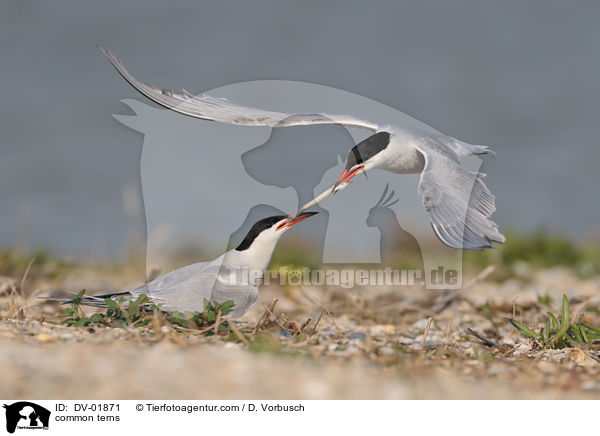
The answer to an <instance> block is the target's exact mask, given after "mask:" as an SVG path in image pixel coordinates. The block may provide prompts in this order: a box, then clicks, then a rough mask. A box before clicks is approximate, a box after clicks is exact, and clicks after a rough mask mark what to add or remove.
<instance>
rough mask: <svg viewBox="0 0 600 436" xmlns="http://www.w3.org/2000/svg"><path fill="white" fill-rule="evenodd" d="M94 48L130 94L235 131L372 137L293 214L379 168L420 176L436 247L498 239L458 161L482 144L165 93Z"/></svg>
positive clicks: (491, 205)
mask: <svg viewBox="0 0 600 436" xmlns="http://www.w3.org/2000/svg"><path fill="white" fill-rule="evenodd" d="M99 48H100V50H101V51H102V52H103V53H104V54H105V55H106V57H107V58H108V59H109V61H110V62H111V63H112V64H113V66H114V67H115V68H116V69H117V71H118V72H119V73H120V74H121V76H123V78H124V79H125V80H126V81H127V82H129V83H130V84H131V85H132V86H133V87H134V88H135V89H136V90H138V91H139V92H140V93H142V94H143V95H144V96H146V97H147V98H149V99H150V100H152V101H154V102H156V103H158V104H160V105H161V106H164V107H166V108H168V109H171V110H173V111H175V112H178V113H181V114H184V115H187V116H190V117H194V118H200V119H204V120H210V121H218V122H221V123H228V124H235V125H243V126H267V127H286V126H301V125H313V124H337V125H342V126H344V127H347V128H361V129H366V130H369V131H371V132H373V135H372V136H370V137H368V138H367V139H365V140H364V141H362V142H360V143H359V144H357V145H356V146H355V147H353V148H352V149H351V150H350V152H349V153H348V157H347V160H346V168H345V170H344V171H343V172H342V174H341V175H340V177H339V179H338V181H337V182H336V184H335V185H334V186H333V187H332V188H329V189H328V190H326V191H324V192H323V193H322V194H320V195H318V196H317V197H315V199H313V200H311V201H310V202H308V203H307V204H305V205H304V206H302V207H301V208H300V209H299V210H298V214H297V215H298V216H300V214H301V213H302V212H303V211H305V210H306V209H308V208H309V207H311V206H313V205H314V204H316V203H318V202H320V201H322V200H323V199H325V198H326V197H328V196H329V195H331V194H334V193H336V192H339V191H340V190H342V189H344V188H346V187H347V186H348V185H349V183H350V182H351V180H352V178H354V177H355V176H356V175H357V174H359V173H361V172H366V171H368V170H373V169H381V170H385V171H389V172H392V173H396V174H415V173H420V174H421V177H420V181H419V186H418V191H419V194H420V195H421V199H422V202H423V206H424V207H425V210H426V211H427V213H428V215H429V219H430V222H431V226H432V227H433V230H434V232H435V234H436V236H437V237H438V238H439V239H440V241H441V242H442V243H444V244H446V245H448V246H449V247H452V248H457V249H471V250H481V249H483V248H489V247H493V246H494V245H493V243H503V242H504V241H505V238H504V235H502V233H500V231H499V230H498V226H497V225H496V223H494V222H493V221H491V220H490V217H491V215H492V214H493V213H494V211H495V210H496V206H495V198H494V196H493V195H492V194H491V193H490V191H489V190H488V188H487V186H486V185H485V184H484V182H483V177H485V174H483V173H476V172H475V173H474V172H471V171H469V170H467V169H466V168H464V167H463V166H462V165H461V162H460V160H459V159H460V158H462V157H466V156H470V155H478V156H479V155H486V154H493V152H492V151H491V150H490V149H489V148H488V147H486V146H483V145H471V144H467V143H465V142H462V141H459V140H458V139H455V138H453V137H451V136H447V135H444V134H441V133H436V132H429V131H426V130H423V129H419V128H412V127H411V128H409V127H402V126H392V125H379V124H377V123H374V122H371V121H367V120H363V119H360V118H357V117H354V116H352V115H330V114H325V113H308V114H307V113H304V114H302V113H282V112H273V111H265V110H261V109H256V108H251V107H244V106H240V105H237V104H235V103H232V102H230V101H228V100H226V99H221V98H215V97H211V96H208V95H205V94H201V95H198V96H194V95H192V94H190V93H189V92H187V91H185V90H182V92H173V91H170V90H167V89H162V88H158V87H155V86H153V85H150V84H147V83H142V82H140V81H138V80H137V79H136V78H135V77H133V76H132V75H131V74H130V73H129V72H128V71H127V69H126V68H125V66H124V65H123V63H122V62H121V61H120V60H119V59H118V58H117V57H116V56H115V55H114V54H113V53H112V52H110V51H109V50H106V49H104V48H102V47H99Z"/></svg>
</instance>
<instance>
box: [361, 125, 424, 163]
mask: <svg viewBox="0 0 600 436" xmlns="http://www.w3.org/2000/svg"><path fill="white" fill-rule="evenodd" d="M417 140H418V138H416V137H415V136H414V135H411V134H409V133H408V132H406V131H403V130H396V131H394V132H392V137H391V139H390V144H389V145H388V146H387V147H386V149H385V150H384V151H382V152H381V153H379V154H378V155H376V156H375V157H374V158H373V167H372V168H378V169H382V170H386V171H389V172H392V173H396V174H414V173H420V172H421V171H423V167H424V166H425V159H424V158H423V155H422V154H421V153H420V152H419V151H418V150H417V148H416V147H415V144H416V141H417Z"/></svg>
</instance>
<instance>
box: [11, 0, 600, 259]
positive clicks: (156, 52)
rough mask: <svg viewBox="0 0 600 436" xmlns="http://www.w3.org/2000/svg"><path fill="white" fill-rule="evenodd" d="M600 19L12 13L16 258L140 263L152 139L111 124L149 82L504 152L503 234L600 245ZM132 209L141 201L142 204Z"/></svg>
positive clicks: (506, 9) (487, 6)
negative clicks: (143, 187)
mask: <svg viewBox="0 0 600 436" xmlns="http://www.w3.org/2000/svg"><path fill="white" fill-rule="evenodd" d="M599 16H600V3H598V2H593V1H587V2H586V1H574V2H569V3H565V2H559V1H527V2H523V1H503V2H479V1H477V2H476V1H442V0H437V1H418V2H417V1H411V2H395V1H392V0H386V1H370V2H346V1H327V2H322V1H305V2H296V1H280V0H279V1H255V2H252V3H250V2H232V1H223V0H221V1H219V2H216V1H215V2H206V1H203V2H191V1H185V2H184V1H178V0H175V1H171V2H168V3H164V4H159V2H155V4H154V3H151V2H142V1H128V2H126V4H123V2H117V1H112V0H110V1H104V2H81V3H74V2H67V1H61V0H54V1H52V2H47V1H41V0H38V1H12V0H9V1H4V2H2V3H1V4H0V54H1V59H2V62H1V67H0V95H1V96H2V97H1V102H0V111H1V114H0V130H1V132H2V134H1V136H0V138H1V139H0V141H1V142H0V150H1V152H0V156H1V158H0V198H1V201H2V203H1V205H2V206H1V207H0V245H2V246H9V247H10V246H19V247H21V248H34V247H38V246H43V247H47V248H49V249H51V250H54V251H57V252H60V253H63V254H72V255H93V256H107V255H119V254H123V250H124V243H125V241H127V239H128V238H130V237H131V234H132V232H135V231H138V230H139V229H140V226H141V227H142V229H143V225H144V224H143V213H142V210H143V208H142V209H140V208H136V207H124V204H126V203H127V204H130V205H131V204H134V203H135V201H131V199H132V198H134V199H135V198H139V195H140V194H139V192H140V174H139V162H140V155H141V147H142V142H143V136H142V135H141V134H139V133H136V132H134V131H133V130H130V129H128V128H127V127H125V126H123V125H122V124H120V123H119V122H118V121H116V120H115V119H113V118H112V116H111V114H112V113H120V114H128V113H131V112H130V110H129V109H128V108H127V107H126V106H124V105H123V104H122V103H120V101H119V100H120V99H122V98H135V99H139V100H141V97H139V96H138V95H137V94H136V92H135V91H134V90H133V89H131V88H130V87H129V85H127V84H126V83H125V82H124V81H123V80H122V79H121V78H120V77H118V75H117V74H116V72H115V71H114V70H113V69H112V67H110V65H109V64H108V63H107V61H106V60H105V59H104V58H103V56H102V55H101V54H100V52H99V51H98V50H97V49H96V44H98V43H101V44H103V45H104V46H105V47H108V48H111V49H112V50H114V51H115V52H116V53H117V54H118V55H119V56H120V57H121V58H122V59H123V60H124V61H125V62H126V65H127V66H128V67H129V68H130V70H131V71H132V72H133V73H134V74H135V75H137V76H138V77H139V78H140V79H142V80H144V81H149V82H151V83H154V84H157V85H162V86H166V87H169V88H173V89H180V88H182V87H183V88H186V89H188V90H189V91H191V92H195V93H197V92H202V91H204V90H210V89H213V88H217V87H220V86H224V85H227V84H230V83H236V82H244V81H249V80H261V79H283V80H298V81H304V82H314V83H319V84H323V85H327V86H332V87H336V88H340V89H344V90H347V91H351V92H354V93H356V94H360V95H364V96H366V97H369V98H371V99H374V100H377V101H379V102H381V103H384V104H386V105H389V106H392V107H394V108H397V109H399V110H401V111H403V112H405V113H407V114H409V115H411V116H413V117H415V118H417V119H419V120H421V121H424V122H425V123H427V124H429V125H430V126H432V127H434V128H435V129H437V130H439V131H441V132H444V133H446V134H449V135H452V136H455V137H457V138H459V139H461V140H464V141H466V142H470V143H474V144H486V145H489V146H491V147H493V149H494V150H495V151H496V152H497V153H498V158H497V159H493V160H490V161H488V162H487V163H486V164H485V166H484V171H485V172H487V173H488V177H487V179H486V180H487V183H488V186H489V187H490V189H491V190H492V192H493V193H494V194H495V195H496V200H497V207H498V211H497V212H496V215H495V220H496V221H497V222H498V224H499V225H500V226H501V227H502V228H507V227H513V228H516V229H519V230H522V231H529V230H533V229H536V228H538V227H540V226H545V227H547V228H549V229H551V230H552V231H555V232H563V233H568V234H570V235H572V236H574V237H577V238H588V237H591V236H597V235H598V233H599V232H600V202H599V201H598V197H599V194H598V187H597V186H598V180H599V177H598V175H597V165H598V162H599V161H600V144H599V143H598V142H599V141H598V137H597V130H598V121H599V119H600V105H599V104H598V100H599V97H600V87H599V85H598V77H600V26H598V17H599ZM124 199H129V200H128V201H125V200H124Z"/></svg>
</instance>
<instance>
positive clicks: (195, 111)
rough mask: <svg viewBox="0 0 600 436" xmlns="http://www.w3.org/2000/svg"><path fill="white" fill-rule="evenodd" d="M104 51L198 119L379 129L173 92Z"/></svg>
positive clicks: (145, 87)
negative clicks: (151, 81) (150, 80)
mask: <svg viewBox="0 0 600 436" xmlns="http://www.w3.org/2000/svg"><path fill="white" fill-rule="evenodd" d="M98 47H99V48H100V50H101V51H102V53H104V54H105V55H106V57H107V58H108V60H109V61H110V62H111V63H112V64H113V66H114V67H115V68H116V69H117V71H118V72H119V74H121V76H123V78H124V79H125V80H127V82H129V83H130V84H131V86H133V87H134V88H135V89H137V90H138V91H139V92H140V93H142V94H143V95H145V96H146V97H148V98H149V99H150V100H152V101H154V102H156V103H158V104H160V105H161V106H164V107H166V108H167V109H171V110H173V111H175V112H179V113H181V114H184V115H188V116H190V117H194V118H201V119H205V120H211V121H218V122H220V123H227V124H237V125H241V126H268V127H285V126H305V125H310V124H340V125H343V126H346V127H356V128H362V129H368V130H371V131H373V132H375V131H376V130H377V124H375V123H372V122H370V121H366V120H362V119H360V118H356V117H353V116H351V115H329V114H324V113H314V114H288V113H282V112H272V111H265V110H262V109H256V108H251V107H245V106H240V105H237V104H235V103H232V102H230V101H228V100H226V99H223V98H215V97H211V96H208V95H206V94H201V95H198V96H195V95H192V94H190V93H189V92H187V91H185V90H182V91H181V92H173V91H170V90H168V89H162V88H158V87H156V86H153V85H150V84H148V83H142V82H140V81H138V80H137V79H136V78H135V77H133V76H132V75H131V74H130V73H129V71H127V69H126V68H125V66H124V65H123V63H122V62H121V61H120V60H119V59H118V58H117V57H116V56H115V55H114V54H113V53H112V52H111V51H110V50H106V49H104V48H102V47H100V46H98Z"/></svg>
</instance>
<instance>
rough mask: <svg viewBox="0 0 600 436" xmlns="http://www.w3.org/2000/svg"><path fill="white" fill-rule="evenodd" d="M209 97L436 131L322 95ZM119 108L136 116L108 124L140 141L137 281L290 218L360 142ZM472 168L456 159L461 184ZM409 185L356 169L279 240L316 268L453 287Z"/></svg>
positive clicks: (297, 86)
mask: <svg viewBox="0 0 600 436" xmlns="http://www.w3.org/2000/svg"><path fill="white" fill-rule="evenodd" d="M210 94H212V95H215V96H219V97H225V98H227V99H229V101H234V102H237V103H239V104H243V105H247V106H252V107H260V108H270V109H276V110H281V111H285V112H288V113H289V112H302V113H313V112H314V111H315V110H319V111H322V112H325V113H353V114H357V116H359V117H361V118H365V119H377V120H384V121H385V122H386V123H390V124H391V125H398V126H406V127H408V128H416V129H420V130H422V131H424V132H430V133H436V131H435V130H434V129H432V128H431V127H429V126H427V125H425V124H423V123H421V122H419V121H417V120H415V119H413V118H411V117H410V116H408V115H406V114H404V113H402V112H401V111H398V110H396V109H394V108H391V107H389V106H386V105H384V104H382V103H379V102H376V101H374V100H370V99H368V98H365V97H362V96H359V95H356V94H353V93H350V92H346V91H342V90H339V89H335V88H330V87H326V86H322V85H316V84H310V83H302V82H290V81H254V82H245V83H237V84H233V85H228V86H225V87H222V88H219V89H215V90H212V91H210ZM123 102H124V103H125V104H127V105H128V106H129V107H130V108H131V109H132V110H133V112H134V113H135V115H115V118H116V119H117V120H118V121H120V122H121V123H122V124H124V125H126V126H128V127H130V128H132V129H134V130H136V131H138V132H140V133H143V134H144V145H143V149H142V155H141V162H140V166H141V168H140V174H141V187H142V194H143V205H144V208H145V217H146V230H147V238H146V268H147V272H148V274H152V271H154V270H159V271H161V270H162V271H164V270H165V268H166V265H167V264H168V255H167V253H169V252H173V251H177V249H178V248H181V247H183V248H184V251H185V249H190V248H192V247H193V246H201V247H211V249H213V251H214V253H215V254H218V253H223V252H224V251H225V250H226V249H228V248H232V247H235V246H237V244H239V242H240V241H241V240H242V239H243V237H244V236H245V235H246V233H247V232H248V230H249V229H250V227H251V226H252V224H253V223H255V222H256V221H257V220H259V219H261V218H264V217H265V216H271V215H287V214H289V213H294V212H295V211H296V210H298V208H299V207H301V206H302V205H304V204H305V203H306V202H308V201H309V200H311V199H313V197H314V196H315V195H317V194H319V193H321V192H324V191H325V190H326V189H328V188H329V187H331V186H332V185H333V184H334V183H335V181H336V179H338V177H339V175H340V174H341V173H342V172H343V171H344V168H345V167H346V162H345V160H346V159H347V154H348V151H349V150H350V149H351V148H352V147H353V146H354V145H355V144H357V143H359V142H360V141H362V140H364V139H365V135H368V133H365V131H364V129H362V130H361V129H356V128H352V126H347V127H343V126H340V125H309V126H296V127H278V126H275V127H274V128H271V127H265V126H262V127H256V126H254V127H248V126H239V125H231V124H227V123H219V122H213V121H207V120H201V119H193V118H190V117H184V116H181V115H180V114H177V113H175V112H173V111H169V110H164V109H157V108H155V107H152V106H149V105H147V104H145V103H141V102H140V101H137V100H124V101H123ZM290 102H293V104H291V103H290ZM284 122H285V121H284ZM166 144H168V146H166ZM481 164H482V161H481V159H479V158H478V157H477V156H469V157H467V158H465V159H464V160H461V165H464V167H465V168H466V169H468V170H469V171H471V172H472V174H476V173H477V172H478V171H479V169H480V166H481ZM419 177H420V174H404V175H402V176H398V175H397V174H393V173H391V172H386V171H365V172H364V173H362V174H360V175H358V176H357V177H356V178H355V179H354V180H353V183H352V186H351V187H350V188H348V189H347V190H346V191H345V192H340V193H337V194H336V195H335V196H333V195H332V196H329V198H327V199H326V200H323V201H322V202H319V203H318V204H316V205H314V206H313V207H311V208H310V210H311V211H317V212H319V215H317V216H316V217H315V218H313V219H311V220H310V221H307V222H306V223H305V224H303V226H302V227H300V226H298V228H297V229H294V231H293V232H290V233H291V234H293V236H291V237H290V238H291V239H296V240H301V241H307V242H310V243H311V246H312V247H314V249H311V250H312V252H313V254H314V257H315V260H316V261H317V262H320V263H322V264H341V265H348V266H350V265H355V266H356V267H357V268H360V267H361V265H362V266H364V265H384V266H386V267H387V266H389V267H391V268H393V269H407V268H408V269H411V268H422V270H423V277H425V281H426V283H425V286H426V287H427V288H429V289H457V288H460V287H461V285H462V280H461V277H462V252H461V250H456V249H453V248H449V247H447V246H446V245H444V244H443V243H442V242H440V241H439V240H438V239H436V238H435V237H434V234H433V232H432V229H431V224H430V218H429V216H428V214H427V211H426V208H424V205H423V200H422V199H421V197H420V195H419V190H418V189H419V188H418V186H419ZM473 180H475V179H474V177H473ZM382 191H383V194H382ZM378 198H379V199H380V200H379V202H377V203H376V200H377V199H378ZM467 198H468V197H467ZM374 204H375V206H373V205H374ZM464 206H466V203H465V204H464ZM455 209H456V212H455V213H456V214H457V222H458V223H460V222H467V221H468V220H467V218H465V216H466V214H467V210H466V207H465V208H464V209H465V210H459V209H460V208H455ZM461 214H462V218H461ZM459 227H460V226H459ZM456 231H457V232H462V230H461V229H457V230H456ZM177 245H180V247H177ZM317 257H318V258H317ZM440 270H444V271H456V277H455V280H453V282H452V283H446V282H443V283H437V282H436V281H435V280H433V279H431V277H433V274H432V272H437V271H440Z"/></svg>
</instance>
